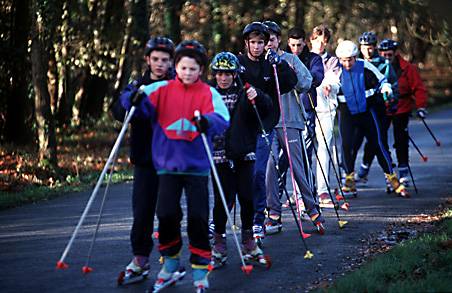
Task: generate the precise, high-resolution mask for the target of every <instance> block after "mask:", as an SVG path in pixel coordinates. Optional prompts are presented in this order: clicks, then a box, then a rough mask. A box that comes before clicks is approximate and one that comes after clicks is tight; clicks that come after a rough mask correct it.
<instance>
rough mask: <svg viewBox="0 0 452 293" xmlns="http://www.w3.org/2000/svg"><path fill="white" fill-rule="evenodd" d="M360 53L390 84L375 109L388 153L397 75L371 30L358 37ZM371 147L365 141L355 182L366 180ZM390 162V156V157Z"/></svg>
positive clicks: (372, 156)
mask: <svg viewBox="0 0 452 293" xmlns="http://www.w3.org/2000/svg"><path fill="white" fill-rule="evenodd" d="M358 42H359V46H360V51H361V55H362V56H363V58H364V60H366V61H369V62H370V63H372V65H374V66H375V67H377V69H378V70H379V71H380V72H381V73H382V74H383V75H385V77H386V78H387V80H388V82H389V83H390V84H391V88H392V92H393V95H392V96H391V97H386V96H382V98H381V99H380V103H378V105H376V107H375V110H376V113H377V115H378V117H379V118H380V121H381V124H382V141H383V145H384V147H385V148H386V150H387V152H388V153H389V154H390V151H389V146H388V129H389V126H390V125H391V124H390V121H391V119H390V117H391V116H392V114H393V113H394V112H395V111H397V100H398V95H399V94H398V91H399V90H398V88H399V87H398V82H397V75H396V73H395V71H394V68H393V67H392V65H391V63H390V62H389V60H387V59H385V58H383V57H381V56H380V55H378V52H377V36H376V35H375V33H373V32H364V33H363V34H362V35H361V36H360V37H359V39H358ZM363 138H364V137H363V135H362V134H361V133H360V134H359V135H358V137H357V143H356V146H355V156H356V155H357V152H358V151H359V149H360V147H361V143H362V140H363ZM371 149H372V148H371V147H370V146H369V144H368V143H367V142H366V144H365V146H364V154H363V160H362V163H361V165H360V167H359V169H358V172H357V174H356V176H355V177H356V180H357V182H363V183H365V182H367V175H368V174H369V169H370V166H371V164H372V161H373V158H374V156H375V154H374V153H373V152H372V151H371ZM391 162H392V158H391ZM386 185H387V188H388V190H390V189H391V184H390V183H389V182H388V181H386Z"/></svg>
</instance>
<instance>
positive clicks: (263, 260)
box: [242, 230, 272, 270]
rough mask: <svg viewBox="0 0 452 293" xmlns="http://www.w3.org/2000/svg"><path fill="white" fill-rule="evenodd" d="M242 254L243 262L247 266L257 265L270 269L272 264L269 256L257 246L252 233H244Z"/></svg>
mask: <svg viewBox="0 0 452 293" xmlns="http://www.w3.org/2000/svg"><path fill="white" fill-rule="evenodd" d="M242 253H243V260H244V261H245V263H246V264H247V265H257V266H260V267H263V268H265V269H267V270H268V269H270V267H271V265H272V263H271V260H270V257H269V256H268V255H264V252H263V251H262V249H261V248H260V247H259V246H258V245H257V243H256V241H255V240H254V238H253V235H252V232H251V231H249V230H248V231H247V230H245V231H242Z"/></svg>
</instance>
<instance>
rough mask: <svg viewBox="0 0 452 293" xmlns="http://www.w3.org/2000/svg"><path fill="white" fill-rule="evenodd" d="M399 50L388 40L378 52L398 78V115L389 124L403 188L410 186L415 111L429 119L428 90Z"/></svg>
mask: <svg viewBox="0 0 452 293" xmlns="http://www.w3.org/2000/svg"><path fill="white" fill-rule="evenodd" d="M398 47H399V43H398V42H396V41H393V40H391V39H384V40H382V41H381V42H380V44H379V45H378V52H379V54H380V56H382V57H384V58H386V59H388V60H389V62H390V63H391V65H392V66H393V68H394V70H395V72H396V75H397V78H398V85H399V101H398V104H397V112H396V113H395V114H393V115H391V116H389V118H390V122H389V123H391V122H392V124H393V128H394V147H395V150H396V155H397V163H398V171H399V176H400V181H401V182H402V183H403V184H409V182H410V180H409V169H408V168H409V165H408V164H409V152H408V140H409V138H408V137H409V135H408V122H409V120H410V116H411V112H412V111H413V109H414V108H416V114H417V116H418V117H419V118H420V119H425V117H426V116H427V110H426V107H427V90H426V88H425V85H424V83H423V82H422V79H421V76H420V75H419V72H418V70H417V68H416V66H415V65H413V64H411V63H409V62H408V61H406V60H405V59H404V58H403V57H402V56H401V55H400V54H399V52H398V51H397V50H398Z"/></svg>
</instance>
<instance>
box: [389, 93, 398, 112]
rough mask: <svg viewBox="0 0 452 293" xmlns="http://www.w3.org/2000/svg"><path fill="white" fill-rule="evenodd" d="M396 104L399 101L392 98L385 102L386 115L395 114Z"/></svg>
mask: <svg viewBox="0 0 452 293" xmlns="http://www.w3.org/2000/svg"><path fill="white" fill-rule="evenodd" d="M398 102H399V101H398V100H397V99H395V98H393V97H391V98H389V99H388V100H386V111H388V113H390V114H394V113H396V112H397V104H398Z"/></svg>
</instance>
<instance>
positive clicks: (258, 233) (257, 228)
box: [253, 225, 265, 248]
mask: <svg viewBox="0 0 452 293" xmlns="http://www.w3.org/2000/svg"><path fill="white" fill-rule="evenodd" d="M253 237H254V239H255V240H256V243H257V245H259V247H260V248H262V247H264V238H265V228H264V226H261V225H254V226H253Z"/></svg>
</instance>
